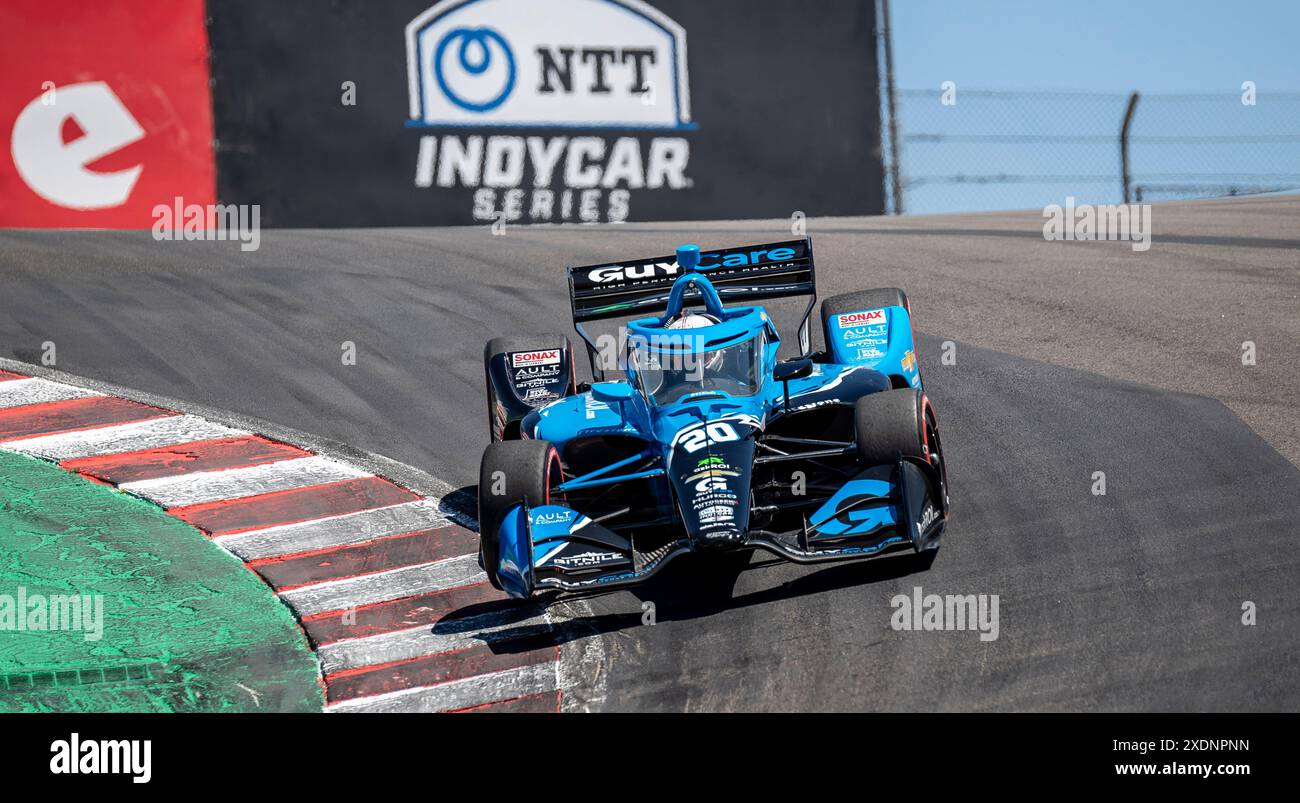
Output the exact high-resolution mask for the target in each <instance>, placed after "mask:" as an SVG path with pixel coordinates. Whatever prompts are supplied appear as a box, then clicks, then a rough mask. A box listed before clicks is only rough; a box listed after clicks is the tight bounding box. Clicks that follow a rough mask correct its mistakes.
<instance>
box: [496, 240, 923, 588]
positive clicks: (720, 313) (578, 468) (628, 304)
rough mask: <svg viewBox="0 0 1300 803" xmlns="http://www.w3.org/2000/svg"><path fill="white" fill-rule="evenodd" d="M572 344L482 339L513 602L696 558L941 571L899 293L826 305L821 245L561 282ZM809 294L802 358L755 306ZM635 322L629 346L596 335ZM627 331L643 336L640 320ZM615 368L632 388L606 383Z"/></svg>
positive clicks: (708, 256)
mask: <svg viewBox="0 0 1300 803" xmlns="http://www.w3.org/2000/svg"><path fill="white" fill-rule="evenodd" d="M568 278H569V295H570V303H571V307H572V311H573V322H574V328H575V330H576V331H577V333H578V334H579V335H580V336H581V337H582V340H583V341H584V343H585V344H586V350H587V355H588V359H589V361H590V365H591V372H592V377H593V380H594V381H593V382H592V383H591V384H586V383H582V384H579V383H578V382H577V377H576V373H575V370H574V358H573V353H572V350H571V347H570V344H569V341H568V338H567V337H565V336H563V335H538V336H532V337H507V338H496V339H494V340H491V341H490V342H489V343H488V344H487V348H486V349H485V353H484V362H485V366H486V373H487V396H488V424H489V430H490V434H491V439H492V443H491V444H490V445H489V446H488V447H487V449H486V451H484V453H483V460H482V463H481V467H480V474H479V485H478V509H479V529H480V553H479V558H480V562H481V564H482V566H483V569H484V571H485V572H486V573H487V576H488V579H489V580H490V581H491V583H492V584H493V585H494V586H496V587H497V588H500V589H503V590H504V591H505V592H506V593H508V594H509V595H510V596H512V597H517V598H528V597H531V596H533V595H534V594H538V593H540V592H545V591H548V590H551V591H560V592H592V591H604V590H606V589H613V588H617V587H623V586H628V585H632V584H636V583H640V582H643V581H644V580H646V579H647V578H649V577H650V576H651V575H653V574H655V573H656V572H657V571H659V570H660V569H662V568H663V567H664V566H665V565H666V564H667V563H668V562H669V561H671V560H673V559H674V558H676V557H678V556H680V555H683V554H686V553H706V552H708V553H717V552H723V551H727V550H753V549H762V550H766V551H768V552H771V553H775V554H776V555H779V556H781V557H783V558H786V559H788V560H791V561H794V562H797V563H816V562H821V561H837V560H848V559H860V558H867V557H875V556H880V555H884V554H888V553H891V552H895V551H915V552H918V553H928V554H929V555H930V556H932V555H933V550H937V549H938V547H939V540H940V536H941V535H942V533H943V529H944V526H945V524H946V522H947V520H948V514H949V500H948V481H947V467H946V464H945V462H944V458H943V449H942V448H941V445H940V441H939V428H938V421H937V419H936V417H935V413H934V408H933V406H932V405H931V403H930V400H929V399H928V398H927V396H926V395H925V392H924V388H923V385H922V381H921V373H920V366H919V365H918V363H917V359H916V346H915V343H914V339H913V334H912V320H911V312H910V308H909V306H908V302H907V297H906V296H905V295H904V294H903V291H901V290H898V289H895V288H887V289H876V290H866V291H861V292H854V293H846V294H843V295H837V296H834V297H831V298H828V299H826V300H824V301H823V302H822V305H821V311H820V313H821V321H822V327H823V330H824V333H825V342H826V348H825V351H822V352H818V353H810V346H809V337H808V323H809V318H810V316H811V313H812V310H813V307H814V304H815V303H816V277H815V271H814V265H813V252H812V241H811V240H810V239H803V240H793V241H789V242H780V243H770V244H765V245H752V246H744V247H738V248H727V249H721V250H715V251H707V252H701V250H700V249H699V247H698V246H694V245H685V246H681V247H679V248H677V250H676V254H675V256H665V257H656V258H651V259H636V260H629V261H625V262H617V263H611V264H604V265H588V266H581V267H570V268H568ZM788 296H807V297H808V299H809V300H808V305H807V308H806V309H805V310H804V312H803V318H802V321H801V322H800V325H799V354H800V356H798V357H796V358H793V359H787V360H779V359H778V356H777V351H778V348H779V346H780V344H781V338H780V335H779V334H778V333H777V329H776V326H775V324H774V323H773V321H772V318H771V317H770V315H769V314H768V312H767V311H766V310H765V309H764V308H763V307H761V306H731V307H724V306H723V300H724V299H726V300H727V301H733V300H735V301H740V302H750V301H756V300H759V299H769V298H780V297H788ZM611 319H621V320H624V321H626V325H625V327H624V328H622V329H620V331H619V335H618V336H613V335H609V336H601V337H593V336H592V335H591V334H590V333H589V332H588V331H587V329H586V328H585V326H584V324H587V323H590V322H592V321H601V320H611ZM629 319H630V320H629ZM614 369H619V370H620V372H621V373H622V374H623V375H624V376H625V378H623V379H609V378H607V376H606V373H607V371H609V370H614Z"/></svg>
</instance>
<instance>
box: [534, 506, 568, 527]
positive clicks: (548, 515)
mask: <svg viewBox="0 0 1300 803" xmlns="http://www.w3.org/2000/svg"><path fill="white" fill-rule="evenodd" d="M574 515H576V514H575V512H574V511H572V510H565V511H555V512H551V511H546V512H541V513H534V514H533V526H534V527H541V526H544V525H549V524H568V523H569V522H570V521H572V520H573V517H574Z"/></svg>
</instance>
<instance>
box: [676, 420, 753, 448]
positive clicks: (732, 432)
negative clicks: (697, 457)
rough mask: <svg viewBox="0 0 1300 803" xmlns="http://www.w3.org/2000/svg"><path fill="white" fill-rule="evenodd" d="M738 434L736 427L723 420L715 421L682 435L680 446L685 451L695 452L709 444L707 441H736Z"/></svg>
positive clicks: (738, 438) (738, 437)
mask: <svg viewBox="0 0 1300 803" xmlns="http://www.w3.org/2000/svg"><path fill="white" fill-rule="evenodd" d="M738 440H740V435H739V434H738V433H737V432H736V428H735V427H733V426H731V425H730V424H728V423H727V422H725V421H715V422H713V423H712V424H708V425H706V426H703V427H700V428H699V429H693V430H691V431H690V432H687V433H686V434H685V435H683V436H682V448H683V449H685V450H686V451H687V452H691V453H695V452H698V451H699V450H701V449H703V448H704V447H705V446H708V445H709V442H710V441H712V442H714V443H722V442H724V441H738Z"/></svg>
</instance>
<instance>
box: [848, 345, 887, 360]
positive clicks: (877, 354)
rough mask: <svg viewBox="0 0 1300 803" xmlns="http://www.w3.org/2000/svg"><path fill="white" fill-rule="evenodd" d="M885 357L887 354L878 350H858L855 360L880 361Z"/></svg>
mask: <svg viewBox="0 0 1300 803" xmlns="http://www.w3.org/2000/svg"><path fill="white" fill-rule="evenodd" d="M884 356H885V352H883V351H881V350H880V349H878V348H869V349H858V355H857V357H855V358H854V359H858V360H879V359H880V358H882V357H884Z"/></svg>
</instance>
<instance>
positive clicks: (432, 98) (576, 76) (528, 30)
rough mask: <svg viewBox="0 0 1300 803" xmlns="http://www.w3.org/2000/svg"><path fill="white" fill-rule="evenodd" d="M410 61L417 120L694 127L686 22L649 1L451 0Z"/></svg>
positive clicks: (418, 29) (420, 37)
mask: <svg viewBox="0 0 1300 803" xmlns="http://www.w3.org/2000/svg"><path fill="white" fill-rule="evenodd" d="M406 69H407V80H408V82H409V93H410V119H411V122H412V123H413V124H416V125H433V126H439V125H450V126H502V125H515V126H518V125H526V126H574V127H580V128H600V127H636V128H689V127H691V110H690V91H689V88H688V87H689V83H688V78H687V71H686V32H685V30H683V29H682V27H681V26H680V25H678V24H677V23H676V22H674V21H673V20H672V19H670V18H669V17H668V16H666V15H664V14H663V13H661V12H659V11H658V10H656V9H654V8H652V7H650V6H649V5H646V4H645V3H643V2H641V0H546V2H538V0H443V2H440V3H437V4H435V5H433V6H432V7H431V8H429V9H428V10H426V11H425V12H424V13H422V14H420V15H419V16H418V17H416V18H415V19H413V20H411V22H410V23H409V24H408V25H407V26H406Z"/></svg>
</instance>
